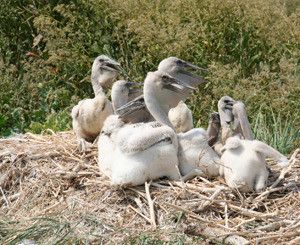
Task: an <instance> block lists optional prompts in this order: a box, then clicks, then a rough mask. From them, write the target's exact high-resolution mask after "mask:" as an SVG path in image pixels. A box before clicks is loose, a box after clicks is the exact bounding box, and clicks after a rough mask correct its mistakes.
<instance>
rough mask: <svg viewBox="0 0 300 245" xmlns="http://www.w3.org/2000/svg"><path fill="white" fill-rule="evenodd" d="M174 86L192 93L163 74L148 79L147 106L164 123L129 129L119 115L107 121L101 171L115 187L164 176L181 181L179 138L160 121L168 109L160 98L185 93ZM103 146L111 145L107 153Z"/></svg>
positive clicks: (157, 73) (149, 74) (146, 85)
mask: <svg viewBox="0 0 300 245" xmlns="http://www.w3.org/2000/svg"><path fill="white" fill-rule="evenodd" d="M174 84H176V85H180V86H182V88H190V89H192V87H190V86H188V85H185V84H183V83H181V82H180V81H178V80H177V79H175V78H173V77H171V76H169V75H168V74H165V73H163V72H160V71H156V72H149V73H148V75H147V77H146V79H145V83H144V98H145V103H146V106H147V108H151V111H152V112H153V113H155V115H156V117H158V118H160V119H161V120H157V122H148V123H137V124H127V125H126V124H124V122H122V119H121V117H120V116H118V115H114V116H110V117H109V118H108V119H107V120H106V122H105V126H104V127H103V129H102V132H101V134H100V137H99V142H98V144H99V167H100V170H101V171H104V172H105V173H106V174H107V175H108V176H110V177H111V184H112V185H118V186H128V185H140V184H143V183H144V182H145V181H147V180H150V179H157V178H160V177H164V176H166V177H168V178H169V179H171V180H178V179H179V172H178V170H177V166H178V158H177V151H178V142H177V135H176V133H175V132H174V130H173V128H172V126H171V127H169V124H170V125H171V123H170V121H168V122H169V123H168V124H164V123H163V122H164V120H163V116H162V117H160V115H161V113H162V111H163V110H164V109H165V108H167V107H168V105H167V104H166V103H165V101H164V100H163V98H160V94H161V93H162V91H164V90H166V91H169V90H173V91H177V92H179V93H180V92H182V91H181V90H180V89H179V88H178V87H176V86H175V85H174ZM167 93H168V92H167ZM159 98H160V99H159ZM149 111H150V109H149ZM152 116H153V115H152ZM103 142H106V143H107V142H108V144H106V145H108V147H107V148H106V149H104V148H102V145H103Z"/></svg>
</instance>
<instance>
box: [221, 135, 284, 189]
mask: <svg viewBox="0 0 300 245" xmlns="http://www.w3.org/2000/svg"><path fill="white" fill-rule="evenodd" d="M221 152H222V157H221V162H222V167H221V168H220V174H221V175H223V176H224V178H225V181H226V183H227V185H228V186H230V187H232V188H238V189H239V190H240V191H242V192H249V191H256V192H260V191H262V190H264V189H265V188H266V187H267V181H268V176H269V171H268V169H267V166H266V164H265V158H266V156H269V157H273V158H274V159H276V160H278V161H279V163H278V164H279V165H280V166H287V165H288V164H289V162H288V160H287V159H286V157H285V156H284V155H282V154H281V153H280V152H278V151H276V150H275V149H273V148H272V147H270V146H268V145H267V144H265V143H263V142H261V141H258V140H241V139H239V138H238V137H231V138H229V139H227V141H226V144H225V146H224V147H222V148H221Z"/></svg>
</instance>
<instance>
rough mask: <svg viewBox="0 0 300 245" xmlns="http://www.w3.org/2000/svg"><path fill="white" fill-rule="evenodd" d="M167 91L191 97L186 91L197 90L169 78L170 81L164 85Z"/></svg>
mask: <svg viewBox="0 0 300 245" xmlns="http://www.w3.org/2000/svg"><path fill="white" fill-rule="evenodd" d="M163 87H164V88H165V89H169V90H171V91H173V92H176V93H179V94H184V95H189V93H187V92H186V90H185V89H191V90H195V88H194V87H192V86H190V85H188V84H186V83H184V82H182V81H180V80H178V79H176V78H174V77H169V78H168V81H166V82H165V83H164V85H163Z"/></svg>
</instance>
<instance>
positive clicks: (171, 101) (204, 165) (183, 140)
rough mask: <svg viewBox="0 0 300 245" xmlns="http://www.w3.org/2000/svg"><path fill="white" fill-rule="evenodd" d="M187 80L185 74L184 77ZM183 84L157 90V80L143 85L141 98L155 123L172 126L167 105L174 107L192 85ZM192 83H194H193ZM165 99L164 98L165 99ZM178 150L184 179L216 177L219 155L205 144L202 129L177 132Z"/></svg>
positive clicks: (205, 136) (204, 133) (204, 135)
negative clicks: (182, 86) (149, 84)
mask: <svg viewBox="0 0 300 245" xmlns="http://www.w3.org/2000/svg"><path fill="white" fill-rule="evenodd" d="M184 78H185V79H186V80H187V77H186V76H185V77H184ZM184 84H185V85H186V86H185V87H184V88H183V89H182V88H180V86H181V85H179V86H178V85H177V86H176V87H175V86H173V87H168V85H167V88H168V89H165V90H161V89H159V88H160V86H159V83H154V85H153V86H148V85H147V86H146V83H145V85H144V98H145V102H146V105H147V108H148V110H149V111H150V113H151V115H152V116H153V117H154V119H155V120H156V121H157V122H160V123H162V124H165V125H168V126H169V127H171V128H173V125H172V123H171V121H170V120H169V118H168V113H169V110H170V108H173V107H176V106H177V104H178V102H179V101H180V100H181V98H182V96H187V95H186V92H187V89H189V90H191V89H193V86H191V85H188V84H186V83H184ZM193 85H195V84H193ZM166 98H167V100H166ZM177 139H178V143H179V149H178V160H179V170H180V173H181V174H182V175H183V179H184V180H187V179H189V178H192V177H195V176H196V175H202V176H207V175H208V176H217V175H218V174H219V160H220V159H219V157H218V155H217V154H216V153H215V152H214V151H213V149H211V148H210V146H209V145H208V143H207V142H208V136H207V132H206V131H205V130H204V129H202V128H195V129H191V130H189V131H187V132H185V133H180V134H178V135H177Z"/></svg>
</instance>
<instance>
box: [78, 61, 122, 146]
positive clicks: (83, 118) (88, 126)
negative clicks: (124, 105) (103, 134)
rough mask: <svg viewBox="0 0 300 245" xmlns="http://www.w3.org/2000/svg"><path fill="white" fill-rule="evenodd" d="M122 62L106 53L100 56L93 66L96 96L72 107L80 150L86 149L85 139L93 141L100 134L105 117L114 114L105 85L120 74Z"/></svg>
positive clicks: (92, 78)
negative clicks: (119, 67)
mask: <svg viewBox="0 0 300 245" xmlns="http://www.w3.org/2000/svg"><path fill="white" fill-rule="evenodd" d="M119 65H120V64H119V63H118V62H116V61H114V60H112V59H110V58H109V57H107V56H105V55H100V56H98V57H97V58H96V59H95V61H94V63H93V66H92V77H91V80H92V85H93V90H94V93H95V98H93V99H85V100H82V101H80V102H79V103H78V104H77V105H76V106H75V107H73V109H72V118H73V130H74V131H75V133H76V135H77V137H78V140H79V150H80V151H85V150H86V146H85V141H88V142H93V141H94V140H95V139H96V137H97V136H98V135H99V133H100V131H101V128H102V126H103V123H104V121H105V119H106V118H107V117H108V116H109V115H111V114H113V108H112V105H111V103H110V101H109V100H108V99H107V97H106V95H105V93H104V89H103V88H104V87H108V86H111V84H112V83H113V82H114V81H115V79H116V77H117V76H118V75H119V73H120V70H119V69H118V68H117V67H116V66H119Z"/></svg>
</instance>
